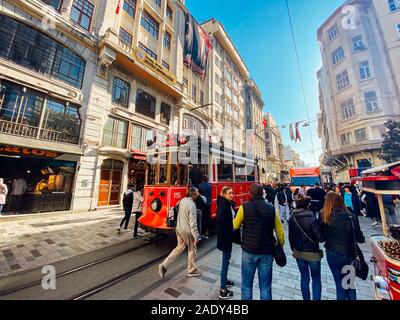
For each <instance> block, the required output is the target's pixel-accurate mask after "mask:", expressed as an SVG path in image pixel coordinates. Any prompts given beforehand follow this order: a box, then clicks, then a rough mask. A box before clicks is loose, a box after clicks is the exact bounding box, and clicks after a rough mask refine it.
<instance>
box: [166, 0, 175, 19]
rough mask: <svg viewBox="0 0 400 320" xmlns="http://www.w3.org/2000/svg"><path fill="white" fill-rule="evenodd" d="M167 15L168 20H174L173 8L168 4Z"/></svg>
mask: <svg viewBox="0 0 400 320" xmlns="http://www.w3.org/2000/svg"><path fill="white" fill-rule="evenodd" d="M165 14H166V16H167V18H168V19H169V20H171V21H172V20H173V18H174V13H173V12H172V9H171V7H170V6H169V5H168V4H167V9H166V10H165Z"/></svg>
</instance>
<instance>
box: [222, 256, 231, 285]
mask: <svg viewBox="0 0 400 320" xmlns="http://www.w3.org/2000/svg"><path fill="white" fill-rule="evenodd" d="M230 259H231V253H230V252H222V266H221V289H222V290H226V283H227V282H228V268H229V260H230Z"/></svg>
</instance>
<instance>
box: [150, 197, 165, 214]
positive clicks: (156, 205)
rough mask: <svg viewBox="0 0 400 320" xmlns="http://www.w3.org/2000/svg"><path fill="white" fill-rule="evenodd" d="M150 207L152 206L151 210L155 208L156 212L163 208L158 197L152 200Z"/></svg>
mask: <svg viewBox="0 0 400 320" xmlns="http://www.w3.org/2000/svg"><path fill="white" fill-rule="evenodd" d="M150 207H151V210H153V211H154V212H159V211H160V210H161V208H162V203H161V200H160V199H158V198H156V199H154V200H153V201H152V202H151V204H150Z"/></svg>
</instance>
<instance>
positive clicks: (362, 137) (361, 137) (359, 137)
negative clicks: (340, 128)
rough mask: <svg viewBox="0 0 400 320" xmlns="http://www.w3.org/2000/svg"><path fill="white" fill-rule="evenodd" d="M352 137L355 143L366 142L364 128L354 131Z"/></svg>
mask: <svg viewBox="0 0 400 320" xmlns="http://www.w3.org/2000/svg"><path fill="white" fill-rule="evenodd" d="M354 136H355V138H356V141H357V142H362V141H365V140H367V130H366V129H365V128H363V129H358V130H356V131H354Z"/></svg>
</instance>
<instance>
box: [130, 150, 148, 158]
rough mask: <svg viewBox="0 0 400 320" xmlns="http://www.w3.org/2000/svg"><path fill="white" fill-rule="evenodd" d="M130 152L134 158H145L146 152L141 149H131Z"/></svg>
mask: <svg viewBox="0 0 400 320" xmlns="http://www.w3.org/2000/svg"><path fill="white" fill-rule="evenodd" d="M131 153H132V158H133V159H134V160H140V161H145V160H146V159H147V158H146V154H145V153H144V152H143V151H142V150H136V149H133V150H131Z"/></svg>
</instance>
